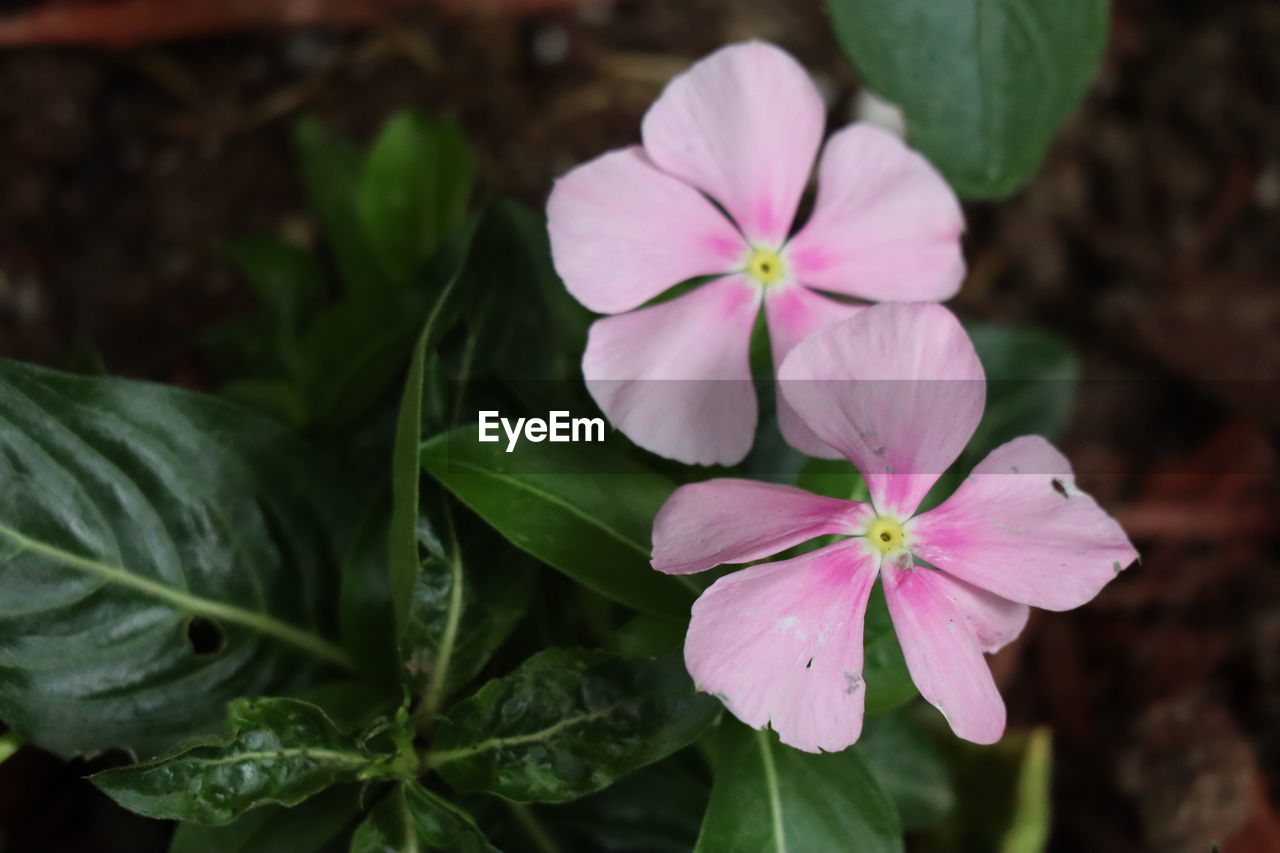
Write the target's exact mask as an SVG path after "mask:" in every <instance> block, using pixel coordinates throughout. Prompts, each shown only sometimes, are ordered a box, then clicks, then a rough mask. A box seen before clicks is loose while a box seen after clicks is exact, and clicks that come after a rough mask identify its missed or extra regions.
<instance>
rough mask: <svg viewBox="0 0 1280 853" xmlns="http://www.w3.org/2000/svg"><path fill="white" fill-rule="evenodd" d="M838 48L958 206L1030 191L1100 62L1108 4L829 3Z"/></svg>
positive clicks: (1022, 0)
mask: <svg viewBox="0 0 1280 853" xmlns="http://www.w3.org/2000/svg"><path fill="white" fill-rule="evenodd" d="M828 6H829V7H830V9H831V17H832V21H833V23H834V25H835V30H836V37H837V39H838V40H839V42H840V45H841V47H843V48H844V51H845V53H846V54H847V55H848V57H849V58H850V59H851V60H852V61H853V64H854V65H855V66H857V69H858V72H859V74H860V75H861V76H862V78H863V79H864V80H865V82H866V83H867V85H868V86H869V87H870V88H871V89H873V90H874V91H875V92H876V93H877V94H879V95H881V96H882V97H884V98H886V99H888V100H889V101H892V102H893V103H895V104H897V105H898V106H900V107H901V108H902V110H903V113H904V114H905V115H906V121H907V133H908V139H909V140H910V142H911V144H912V145H913V146H915V147H916V148H918V149H919V150H920V151H921V152H923V153H924V154H925V156H927V157H928V158H929V159H930V160H932V161H933V163H934V165H935V166H937V167H938V169H939V170H941V172H942V173H943V174H944V175H945V176H946V177H947V180H949V181H950V182H951V185H952V186H953V187H955V189H956V192H957V193H959V194H960V195H961V196H963V197H965V198H1000V197H1003V196H1007V195H1009V194H1010V193H1012V192H1013V191H1014V190H1016V189H1018V188H1019V187H1020V186H1022V185H1023V184H1024V183H1026V182H1027V181H1028V180H1030V178H1031V177H1032V175H1033V174H1034V173H1035V171H1036V169H1037V168H1039V166H1040V161H1041V160H1042V159H1043V158H1044V152H1045V149H1046V148H1047V147H1048V145H1049V142H1050V140H1051V139H1052V138H1053V135H1054V133H1055V132H1056V131H1057V129H1058V125H1060V124H1061V123H1062V121H1063V119H1065V118H1066V117H1067V116H1068V115H1069V114H1070V113H1071V112H1072V111H1073V110H1074V109H1075V108H1076V105H1077V104H1078V103H1079V102H1080V99H1081V97H1082V96H1083V95H1084V92H1085V90H1086V89H1087V88H1088V86H1089V82H1090V80H1092V79H1093V76H1094V73H1095V71H1096V70H1097V67H1098V62H1099V60H1100V59H1101V57H1102V50H1103V47H1104V46H1105V44H1106V38H1107V16H1108V3H1107V0H1074V2H1050V3H1046V2H1038V0H999V2H992V0H828Z"/></svg>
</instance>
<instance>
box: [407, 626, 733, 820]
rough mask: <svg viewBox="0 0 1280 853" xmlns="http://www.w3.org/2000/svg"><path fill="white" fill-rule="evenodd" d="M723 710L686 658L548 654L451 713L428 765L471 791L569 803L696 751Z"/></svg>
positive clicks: (574, 652) (565, 651)
mask: <svg viewBox="0 0 1280 853" xmlns="http://www.w3.org/2000/svg"><path fill="white" fill-rule="evenodd" d="M719 710H720V705H719V703H718V702H717V701H716V700H714V699H712V698H711V697H710V696H707V695H705V694H701V693H697V692H695V691H694V689H693V683H692V682H691V681H690V680H689V676H688V674H687V673H686V672H685V669H684V664H683V662H682V661H681V660H680V658H679V657H678V656H674V655H673V656H670V657H666V658H647V659H634V660H633V659H627V658H623V657H620V656H617V655H613V654H609V653H607V652H599V651H584V650H581V649H548V650H547V651H544V652H541V653H539V654H537V655H534V656H533V657H532V658H530V659H529V660H527V661H525V663H524V664H523V665H521V667H520V668H519V669H517V670H516V671H515V672H513V673H511V674H510V675H507V676H505V677H503V678H498V679H494V680H493V681H490V682H489V683H488V684H486V685H485V686H484V687H482V688H481V689H480V690H479V691H478V692H477V693H476V695H475V696H473V697H471V698H470V699H467V700H465V701H463V702H461V703H459V704H458V705H457V706H455V707H454V708H452V709H451V710H450V711H449V712H448V714H447V715H446V720H445V722H444V723H443V724H442V725H441V727H440V730H439V734H438V735H437V737H436V740H435V743H433V745H432V747H433V748H432V752H431V754H430V755H429V756H428V759H427V764H428V766H429V767H431V768H432V769H434V770H436V771H437V772H438V773H439V774H440V775H441V776H443V777H444V778H445V780H447V781H448V782H449V783H450V784H451V785H453V786H454V787H455V788H458V789H459V790H462V791H484V792H486V793H490V794H496V795H498V796H501V797H505V798H506V799H509V800H516V801H517V802H565V801H568V800H572V799H575V798H577V797H581V796H584V795H586V794H589V793H592V792H593V791H598V790H600V789H601V788H604V787H605V786H606V785H609V784H610V783H611V782H613V781H614V780H616V779H618V778H619V777H621V776H624V775H626V774H627V773H630V772H631V771H633V770H636V769H638V768H640V767H643V766H644V765H646V764H650V763H652V762H654V761H657V760H659V759H661V758H664V757H666V756H667V755H670V754H671V753H673V752H675V751H676V750H678V749H680V748H681V747H684V746H686V745H688V744H689V743H691V742H693V741H694V740H695V739H696V738H697V737H698V736H699V735H700V734H701V733H702V732H703V731H705V730H706V728H707V727H708V726H709V725H711V724H712V722H714V721H715V719H716V717H717V716H718V714H719Z"/></svg>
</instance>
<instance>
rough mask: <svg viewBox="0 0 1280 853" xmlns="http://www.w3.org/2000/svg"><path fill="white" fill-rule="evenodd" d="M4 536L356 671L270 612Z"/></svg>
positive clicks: (16, 534)
mask: <svg viewBox="0 0 1280 853" xmlns="http://www.w3.org/2000/svg"><path fill="white" fill-rule="evenodd" d="M0 536H3V537H6V538H8V539H9V540H10V541H12V542H13V543H14V544H15V545H17V546H18V547H19V549H21V550H25V551H31V552H34V553H37V554H40V555H42V556H44V557H46V558H48V559H50V560H53V561H54V562H57V563H60V564H62V565H63V566H66V567H68V568H72V569H77V570H79V571H83V572H88V573H89V574H94V575H97V576H98V577H101V578H103V579H104V580H105V581H107V582H108V583H114V584H118V585H120V586H123V587H127V588H129V589H132V590H134V591H136V592H140V593H142V594H143V595H147V596H149V597H151V598H154V599H156V600H158V601H163V602H165V603H166V604H170V605H173V606H174V607H176V608H177V609H179V610H182V611H185V612H187V613H191V614H194V615H199V616H207V617H209V618H211V619H222V620H224V621H226V622H231V623H234V624H237V625H243V626H245V627H247V628H250V629H252V630H254V631H257V632H258V633H261V634H266V635H268V636H272V637H275V638H276V639H279V640H282V641H284V642H286V643H289V644H290V645H293V646H296V647H298V648H301V649H303V650H305V651H307V652H309V653H311V654H312V655H314V656H315V657H317V658H320V659H321V660H324V661H326V662H328V663H332V664H335V665H337V666H340V667H343V668H344V669H349V670H351V671H355V670H356V666H355V662H354V661H353V660H352V659H351V657H350V656H349V655H348V654H347V653H346V652H345V651H344V650H343V649H342V648H341V647H339V646H337V645H335V644H334V643H331V642H329V641H328V640H326V639H324V638H323V637H321V636H319V635H318V634H314V633H312V632H310V631H306V630H304V629H302V628H298V627H296V626H294V625H290V624H289V623H287V622H283V621H281V620H279V619H277V618H275V617H274V616H271V615H270V614H268V613H264V612H261V611H254V610H246V609H244V608H242V607H236V606H235V605H233V604H227V603H225V602H222V601H214V600H211V599H207V598H201V597H200V596H197V595H192V594H191V593H188V592H182V591H179V590H175V589H171V588H170V587H167V586H164V585H163V584H160V583H157V582H155V581H153V580H150V579H148V578H144V577H142V576H140V575H138V574H135V573H133V572H131V571H129V570H128V569H126V568H124V567H122V566H111V565H108V564H106V563H102V562H99V561H97V560H93V559H90V558H88V557H84V556H81V555H79V554H74V553H72V552H70V551H66V550H63V549H62V548H59V547H57V546H56V545H51V544H49V543H47V542H42V541H40V540H38V539H33V538H31V537H30V536H27V535H26V534H24V533H21V532H20V531H18V530H15V529H13V528H12V527H9V526H7V525H5V524H3V523H0Z"/></svg>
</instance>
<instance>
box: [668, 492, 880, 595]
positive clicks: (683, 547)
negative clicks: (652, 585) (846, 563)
mask: <svg viewBox="0 0 1280 853" xmlns="http://www.w3.org/2000/svg"><path fill="white" fill-rule="evenodd" d="M870 511H871V508H870V506H869V505H867V504H863V503H856V502H854V501H843V500H837V499H836V498H824V497H821V496H819V495H815V494H813V493H811V492H806V491H805V490H804V489H797V488H796V487H795V486H784V485H780V484H778V483H761V482H757V481H755V480H731V479H717V480H706V481H704V482H701V483H690V484H689V485H686V486H681V487H680V488H678V489H676V490H675V492H673V493H672V495H671V497H669V498H667V502H666V503H665V504H663V505H662V509H660V510H658V515H657V517H656V518H655V519H654V520H653V567H654V568H655V569H657V570H658V571H660V572H666V573H667V574H688V573H690V572H701V571H704V570H706V569H709V568H711V567H712V566H718V565H721V564H722V563H749V562H751V561H752V560H759V559H760V558H762V557H769V556H772V555H774V554H776V553H778V552H779V551H785V550H786V549H787V548H790V547H792V546H793V545H799V544H800V543H801V542H806V541H808V540H810V539H813V538H814V537H816V536H824V535H826V534H829V533H844V534H846V535H852V534H854V533H857V532H859V531H861V530H862V529H863V528H864V527H865V525H866V522H867V520H868V517H869V516H870Z"/></svg>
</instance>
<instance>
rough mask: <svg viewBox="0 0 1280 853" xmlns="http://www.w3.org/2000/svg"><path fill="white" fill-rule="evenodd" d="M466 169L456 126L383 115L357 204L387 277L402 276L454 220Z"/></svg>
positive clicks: (462, 204)
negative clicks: (387, 119) (385, 121)
mask: <svg viewBox="0 0 1280 853" xmlns="http://www.w3.org/2000/svg"><path fill="white" fill-rule="evenodd" d="M474 172H475V164H474V163H473V162H472V159H471V151H470V149H468V147H467V141H466V139H464V138H463V136H462V131H461V129H460V128H459V127H458V124H457V122H454V121H430V120H428V119H426V118H424V117H423V116H421V115H419V114H418V113H416V112H413V111H405V112H400V113H397V114H396V115H394V116H392V117H391V119H390V120H389V121H388V122H387V124H386V126H385V127H383V129H382V133H381V134H379V136H378V139H377V141H375V142H374V144H373V149H372V150H371V151H370V152H369V157H368V159H367V160H366V161H365V165H364V172H363V176H362V178H361V181H360V190H359V193H360V194H359V201H358V208H359V212H360V219H361V222H362V224H363V226H364V232H365V234H366V236H367V239H368V242H369V245H371V246H372V247H373V249H374V251H375V253H376V254H377V257H378V260H379V262H380V263H381V264H382V268H383V270H384V271H385V272H386V274H387V276H388V278H390V279H391V280H392V281H404V280H405V279H407V278H409V277H410V276H411V275H412V274H413V273H414V271H416V270H417V268H418V267H419V265H421V264H422V262H423V261H424V260H426V259H427V258H428V257H429V256H430V255H431V254H432V253H433V252H434V251H435V250H436V248H437V247H438V246H439V245H440V242H441V241H442V240H443V239H444V237H445V236H446V235H447V234H449V233H450V232H451V231H452V230H453V229H454V228H455V227H456V226H457V225H458V224H459V223H460V222H461V220H462V217H463V214H464V213H465V212H466V206H467V197H468V196H469V195H470V194H471V179H472V175H473V173H474Z"/></svg>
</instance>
